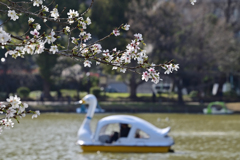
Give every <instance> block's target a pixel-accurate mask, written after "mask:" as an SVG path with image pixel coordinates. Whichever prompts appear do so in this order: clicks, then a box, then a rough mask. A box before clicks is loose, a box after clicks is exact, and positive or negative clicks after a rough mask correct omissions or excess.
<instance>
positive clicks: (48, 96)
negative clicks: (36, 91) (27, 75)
mask: <svg viewBox="0 0 240 160" xmlns="http://www.w3.org/2000/svg"><path fill="white" fill-rule="evenodd" d="M43 93H44V98H46V99H48V100H52V96H51V94H50V83H49V82H48V81H47V80H45V79H43Z"/></svg>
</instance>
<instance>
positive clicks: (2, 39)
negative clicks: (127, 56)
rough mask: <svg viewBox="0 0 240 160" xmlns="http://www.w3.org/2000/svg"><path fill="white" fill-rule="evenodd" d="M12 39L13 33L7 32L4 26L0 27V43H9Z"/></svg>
mask: <svg viewBox="0 0 240 160" xmlns="http://www.w3.org/2000/svg"><path fill="white" fill-rule="evenodd" d="M10 41H11V35H10V34H8V33H7V32H5V31H4V30H3V29H2V27H0V43H2V44H3V45H4V44H7V43H8V42H10Z"/></svg>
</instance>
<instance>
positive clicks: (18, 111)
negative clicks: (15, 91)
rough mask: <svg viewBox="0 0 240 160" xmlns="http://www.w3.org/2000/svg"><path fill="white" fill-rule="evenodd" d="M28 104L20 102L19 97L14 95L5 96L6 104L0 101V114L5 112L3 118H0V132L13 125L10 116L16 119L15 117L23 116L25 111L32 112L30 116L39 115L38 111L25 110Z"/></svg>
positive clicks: (35, 116)
mask: <svg viewBox="0 0 240 160" xmlns="http://www.w3.org/2000/svg"><path fill="white" fill-rule="evenodd" d="M26 108H28V104H26V103H22V102H21V100H20V98H19V97H17V96H16V95H15V96H10V97H9V98H7V104H3V103H2V102H0V114H4V113H5V118H3V119H0V133H1V132H2V130H3V129H9V128H11V127H13V125H14V123H13V122H12V120H11V118H15V119H17V117H20V118H22V117H25V116H26V113H33V116H32V118H37V116H38V115H40V112H39V111H28V112H27V111H26Z"/></svg>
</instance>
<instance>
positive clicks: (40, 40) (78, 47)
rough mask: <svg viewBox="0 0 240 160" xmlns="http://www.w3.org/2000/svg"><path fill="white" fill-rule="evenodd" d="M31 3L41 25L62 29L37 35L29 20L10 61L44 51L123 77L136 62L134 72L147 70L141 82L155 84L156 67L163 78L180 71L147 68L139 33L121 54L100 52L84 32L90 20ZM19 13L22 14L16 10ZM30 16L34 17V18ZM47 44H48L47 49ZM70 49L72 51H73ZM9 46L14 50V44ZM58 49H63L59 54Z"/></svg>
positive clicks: (1, 38)
mask: <svg viewBox="0 0 240 160" xmlns="http://www.w3.org/2000/svg"><path fill="white" fill-rule="evenodd" d="M31 1H32V2H33V4H32V5H33V6H34V7H39V8H40V12H39V13H41V14H39V15H43V16H42V17H41V19H42V21H43V23H46V22H47V21H48V20H50V21H55V22H56V23H58V22H61V25H63V29H62V30H60V31H56V30H54V29H52V30H51V32H50V33H48V34H46V33H45V32H44V31H40V30H41V28H42V27H41V25H40V24H39V23H34V21H35V19H34V18H32V17H29V19H28V24H29V26H30V28H31V29H30V31H29V32H28V35H27V34H26V35H25V37H24V38H22V37H20V39H21V38H22V42H20V43H19V44H17V45H16V47H15V48H14V49H12V48H11V49H8V51H7V52H6V53H5V57H7V56H8V55H10V56H12V57H13V58H16V57H19V56H20V57H24V55H25V54H31V55H33V54H41V53H43V52H44V51H48V52H50V53H52V54H62V55H66V56H73V55H74V56H76V57H80V58H82V59H84V62H83V64H84V67H91V65H92V61H96V64H100V63H105V64H108V65H112V66H113V68H112V69H119V71H120V72H123V73H125V72H126V70H127V69H132V68H131V67H130V65H129V64H130V63H132V62H133V61H136V62H137V65H138V66H137V68H143V69H146V71H145V72H143V74H142V79H143V80H145V81H148V80H149V79H152V81H153V82H154V83H158V82H159V80H161V78H160V76H159V75H160V72H158V71H157V70H155V67H156V66H162V68H163V69H165V70H166V71H165V74H169V73H172V72H173V71H174V70H175V71H177V69H178V68H179V66H178V64H175V65H174V64H172V63H169V64H163V65H156V64H150V63H149V62H148V56H147V53H146V51H145V50H143V49H141V48H142V46H143V45H145V43H144V41H143V37H142V34H140V33H137V34H134V39H133V40H132V41H131V42H130V43H129V44H128V45H127V46H126V49H125V50H124V51H117V49H116V48H114V49H112V50H109V49H104V50H103V49H102V46H101V45H100V44H98V43H97V42H98V41H97V42H95V43H92V44H90V45H89V44H88V40H90V39H91V38H92V37H91V34H90V33H87V31H86V30H87V26H88V25H90V24H91V19H90V18H89V17H87V18H86V19H84V18H83V17H82V15H81V14H79V12H78V11H75V10H73V9H70V10H68V12H67V13H66V14H67V18H61V17H60V14H59V12H58V8H57V5H56V6H55V7H54V8H53V9H52V11H50V10H49V8H48V7H47V5H43V2H44V0H31ZM92 2H93V1H92ZM190 2H191V3H192V4H194V3H195V2H196V0H190ZM48 6H49V5H48ZM18 12H21V11H19V10H18ZM48 12H49V13H48ZM23 13H24V12H23ZM47 14H48V15H47ZM18 15H21V13H19V14H17V13H16V12H15V11H14V10H13V9H12V8H11V7H9V11H8V16H9V17H10V19H12V20H14V21H15V20H16V19H18V18H19V17H18ZM32 15H33V16H34V14H32ZM129 28H130V25H129V24H122V25H121V26H120V27H118V28H116V29H114V30H113V31H112V33H110V35H108V36H106V37H110V36H112V35H114V36H119V35H121V32H120V30H121V29H122V30H125V31H127V30H129ZM76 29H77V30H79V36H78V37H71V34H72V31H73V30H76ZM64 35H67V36H68V43H67V47H64V46H61V45H60V44H58V43H56V41H57V39H58V38H62V36H64ZM12 38H13V37H12ZM103 39H105V38H103ZM103 39H101V40H103ZM18 40H19V39H18ZM101 40H99V41H101ZM69 42H71V43H69ZM6 44H12V42H11V35H10V34H8V33H6V32H5V31H4V30H3V29H2V28H0V45H2V46H4V45H6ZM47 44H50V46H49V45H47ZM142 44H143V45H142ZM73 45H74V47H72V46H73ZM12 46H14V44H13V45H12ZM60 48H66V49H65V50H61V49H60ZM134 69H136V68H134Z"/></svg>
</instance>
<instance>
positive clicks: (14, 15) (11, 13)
mask: <svg viewBox="0 0 240 160" xmlns="http://www.w3.org/2000/svg"><path fill="white" fill-rule="evenodd" d="M8 17H10V18H11V20H13V21H16V20H17V19H18V18H19V17H18V16H17V13H16V12H15V10H9V11H8Z"/></svg>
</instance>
